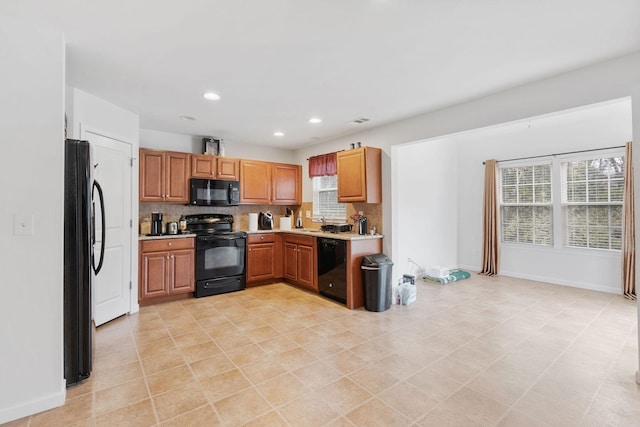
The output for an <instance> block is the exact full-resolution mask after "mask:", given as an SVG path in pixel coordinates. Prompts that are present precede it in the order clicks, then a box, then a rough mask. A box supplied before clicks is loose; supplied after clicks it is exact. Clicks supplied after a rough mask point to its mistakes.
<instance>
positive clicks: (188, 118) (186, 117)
mask: <svg viewBox="0 0 640 427" xmlns="http://www.w3.org/2000/svg"><path fill="white" fill-rule="evenodd" d="M180 118H181V119H182V120H195V119H196V118H195V117H191V116H180Z"/></svg>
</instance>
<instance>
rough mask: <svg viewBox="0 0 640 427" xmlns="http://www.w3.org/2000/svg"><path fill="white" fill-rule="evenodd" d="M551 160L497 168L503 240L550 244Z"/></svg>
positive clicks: (551, 205) (551, 232) (551, 233)
mask: <svg viewBox="0 0 640 427" xmlns="http://www.w3.org/2000/svg"><path fill="white" fill-rule="evenodd" d="M552 208H553V200H552V193H551V163H546V164H539V165H526V166H516V167H503V168H500V218H501V235H502V241H503V242H509V243H526V244H534V245H546V246H550V245H552V244H553V239H552V236H553V230H552V225H553V221H552V218H553V214H552Z"/></svg>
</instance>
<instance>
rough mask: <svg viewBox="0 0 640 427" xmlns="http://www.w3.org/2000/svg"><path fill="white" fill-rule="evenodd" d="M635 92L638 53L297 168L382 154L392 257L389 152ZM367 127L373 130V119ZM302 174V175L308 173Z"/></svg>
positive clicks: (301, 159) (365, 137) (406, 125)
mask: <svg viewBox="0 0 640 427" xmlns="http://www.w3.org/2000/svg"><path fill="white" fill-rule="evenodd" d="M638 86H640V52H638V53H634V54H631V55H627V56H624V57H621V58H617V59H613V60H610V61H606V62H603V63H599V64H595V65H592V66H589V67H585V68H581V69H578V70H575V71H571V72H567V73H564V74H560V75H558V76H554V77H551V78H548V79H544V80H539V81H537V82H533V83H530V84H526V85H523V86H519V87H516V88H513V89H509V90H506V91H503V92H500V93H496V94H493V95H489V96H486V97H484V98H479V99H475V100H472V101H469V102H466V103H462V104H457V105H453V106H451V107H447V108H443V109H441V110H438V111H433V112H429V113H425V114H422V115H418V116H415V117H411V118H408V119H406V120H402V121H398V122H394V123H391V124H388V125H383V126H380V127H377V128H374V129H371V130H365V131H362V132H358V133H354V134H351V135H348V136H344V137H340V138H336V139H333V140H330V141H323V142H321V143H319V144H316V145H313V146H310V147H305V148H303V149H300V150H298V151H297V152H296V159H297V161H296V163H300V164H303V165H304V164H305V163H306V158H308V157H309V156H312V155H314V154H320V153H327V152H330V151H337V150H343V149H346V148H348V146H349V143H351V142H357V141H361V142H362V144H363V145H368V146H372V147H380V148H382V149H383V164H382V182H383V187H382V199H383V216H384V223H383V229H384V230H385V231H384V235H385V236H384V243H383V245H384V251H385V253H387V254H388V255H393V254H392V252H391V248H392V247H393V240H394V239H395V234H396V230H394V229H393V227H392V209H391V203H389V201H390V200H391V181H392V179H393V177H392V175H391V170H392V168H391V163H392V162H393V163H395V162H396V159H394V158H392V157H391V146H394V145H398V144H403V143H408V142H415V141H421V140H425V139H431V138H434V137H439V136H445V135H451V134H456V133H459V132H464V131H468V130H472V129H478V128H483V127H487V126H493V125H497V124H501V123H507V122H511V121H515V120H519V119H525V118H528V117H534V116H539V115H542V114H548V113H552V112H555V111H562V110H566V109H570V108H576V107H581V106H584V105H589V104H594V103H598V102H603V101H609V100H612V99H618V98H622V97H625V96H629V95H630V94H631V93H632V91H633V90H634V88H637V87H638ZM633 103H634V105H635V106H636V108H637V109H640V108H638V107H637V106H638V105H640V100H639V99H638V98H637V97H634V98H633ZM637 120H639V118H638V116H637V115H636V116H634V123H635V122H636V121H637ZM371 125H375V117H373V121H372V122H371ZM635 126H640V125H638V124H635ZM636 139H637V138H636ZM398 167H401V165H399V166H398ZM303 173H304V174H306V170H303ZM310 185H311V184H310V182H306V181H303V199H304V200H307V199H308V194H309V192H311V189H310Z"/></svg>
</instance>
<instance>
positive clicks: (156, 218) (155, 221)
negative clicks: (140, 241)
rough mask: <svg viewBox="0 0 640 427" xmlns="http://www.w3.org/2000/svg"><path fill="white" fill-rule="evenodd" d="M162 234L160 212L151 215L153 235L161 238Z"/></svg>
mask: <svg viewBox="0 0 640 427" xmlns="http://www.w3.org/2000/svg"><path fill="white" fill-rule="evenodd" d="M161 234H162V214H161V213H160V212H152V213H151V235H152V236H160V235H161Z"/></svg>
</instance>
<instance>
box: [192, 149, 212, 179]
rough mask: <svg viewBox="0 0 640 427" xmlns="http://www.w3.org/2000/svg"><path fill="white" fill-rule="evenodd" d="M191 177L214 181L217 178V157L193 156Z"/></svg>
mask: <svg viewBox="0 0 640 427" xmlns="http://www.w3.org/2000/svg"><path fill="white" fill-rule="evenodd" d="M191 177H192V178H205V179H213V178H215V177H216V157H215V156H208V155H206V154H192V155H191Z"/></svg>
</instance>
